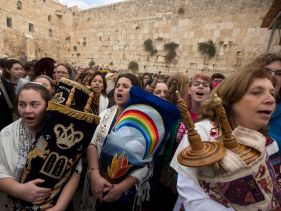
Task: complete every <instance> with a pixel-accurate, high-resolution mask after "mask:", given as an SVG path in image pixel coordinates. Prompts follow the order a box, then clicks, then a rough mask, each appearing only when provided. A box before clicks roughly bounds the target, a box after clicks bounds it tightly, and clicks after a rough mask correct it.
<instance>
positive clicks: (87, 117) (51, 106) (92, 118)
mask: <svg viewBox="0 0 281 211" xmlns="http://www.w3.org/2000/svg"><path fill="white" fill-rule="evenodd" d="M47 110H49V111H58V112H60V113H63V114H65V115H67V116H70V117H73V118H75V119H78V120H84V121H86V122H88V123H93V122H95V124H99V122H100V117H99V116H96V115H94V114H90V113H85V112H82V111H77V110H74V109H72V108H69V107H67V106H64V105H62V104H58V103H54V102H52V101H49V102H48V107H47Z"/></svg>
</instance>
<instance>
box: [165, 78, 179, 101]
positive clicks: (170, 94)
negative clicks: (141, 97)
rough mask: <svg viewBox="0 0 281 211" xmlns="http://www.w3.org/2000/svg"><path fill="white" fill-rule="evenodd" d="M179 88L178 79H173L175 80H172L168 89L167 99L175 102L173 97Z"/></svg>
mask: <svg viewBox="0 0 281 211" xmlns="http://www.w3.org/2000/svg"><path fill="white" fill-rule="evenodd" d="M176 90H177V79H176V78H175V79H173V81H172V82H171V86H170V87H169V89H168V92H167V96H166V98H167V100H168V101H170V102H173V99H175V98H174V96H175V91H176Z"/></svg>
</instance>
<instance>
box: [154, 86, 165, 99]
mask: <svg viewBox="0 0 281 211" xmlns="http://www.w3.org/2000/svg"><path fill="white" fill-rule="evenodd" d="M167 93H168V86H167V84H165V83H157V84H156V87H155V89H154V91H153V94H154V95H156V96H158V97H160V98H162V99H164V100H166V97H167Z"/></svg>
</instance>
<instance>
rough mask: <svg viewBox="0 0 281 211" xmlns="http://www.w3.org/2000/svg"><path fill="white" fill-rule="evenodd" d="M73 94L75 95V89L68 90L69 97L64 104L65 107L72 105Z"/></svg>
mask: <svg viewBox="0 0 281 211" xmlns="http://www.w3.org/2000/svg"><path fill="white" fill-rule="evenodd" d="M74 94H75V87H73V88H72V89H71V90H70V93H69V95H68V98H67V101H66V102H65V105H66V106H67V107H71V103H72V101H73V98H74Z"/></svg>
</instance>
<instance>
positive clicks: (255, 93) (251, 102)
mask: <svg viewBox="0 0 281 211" xmlns="http://www.w3.org/2000/svg"><path fill="white" fill-rule="evenodd" d="M232 109H233V117H234V121H235V124H236V125H237V126H242V127H246V128H249V129H252V130H261V129H262V128H265V127H266V126H267V124H268V121H269V119H270V117H271V114H272V112H273V111H274V109H275V98H274V87H273V85H272V83H271V81H270V80H269V79H267V78H262V79H259V78H257V79H255V80H254V81H253V83H252V85H251V86H250V87H249V89H248V90H247V92H246V93H245V95H244V96H243V97H242V98H241V99H240V100H239V101H238V102H236V103H234V104H233V107H232Z"/></svg>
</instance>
